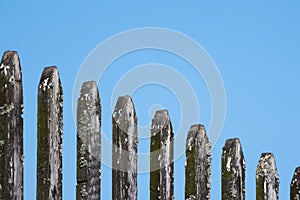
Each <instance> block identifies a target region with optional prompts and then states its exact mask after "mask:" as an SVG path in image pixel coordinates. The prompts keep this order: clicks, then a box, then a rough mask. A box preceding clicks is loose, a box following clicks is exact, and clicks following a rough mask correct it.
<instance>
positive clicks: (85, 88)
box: [79, 81, 100, 100]
mask: <svg viewBox="0 0 300 200" xmlns="http://www.w3.org/2000/svg"><path fill="white" fill-rule="evenodd" d="M80 94H81V95H80V96H82V95H88V94H92V96H93V98H98V99H99V100H100V97H99V90H98V85H97V83H96V82H95V81H86V82H84V83H83V84H82V86H81V90H80ZM80 96H79V98H80Z"/></svg>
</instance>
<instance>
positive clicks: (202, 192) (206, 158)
mask: <svg viewBox="0 0 300 200" xmlns="http://www.w3.org/2000/svg"><path fill="white" fill-rule="evenodd" d="M210 174H211V143H210V142H209V139H208V137H207V135H206V131H205V128H204V126H203V125H201V124H197V125H193V126H191V128H190V130H189V132H188V136H187V140H186V162H185V199H186V200H196V199H210Z"/></svg>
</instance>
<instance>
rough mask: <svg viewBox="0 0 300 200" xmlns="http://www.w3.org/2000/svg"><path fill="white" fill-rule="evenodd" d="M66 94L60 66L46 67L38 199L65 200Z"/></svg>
mask: <svg viewBox="0 0 300 200" xmlns="http://www.w3.org/2000/svg"><path fill="white" fill-rule="evenodd" d="M62 103H63V94H62V87H61V83H60V79H59V74H58V70H57V68H56V67H46V68H45V69H44V71H43V73H42V76H41V80H40V84H39V88H38V149H37V199H38V200H40V199H41V200H42V199H49V200H50V199H51V200H52V199H53V200H54V199H55V200H59V199H62V128H63V125H62V123H63V119H62V117H63V105H62Z"/></svg>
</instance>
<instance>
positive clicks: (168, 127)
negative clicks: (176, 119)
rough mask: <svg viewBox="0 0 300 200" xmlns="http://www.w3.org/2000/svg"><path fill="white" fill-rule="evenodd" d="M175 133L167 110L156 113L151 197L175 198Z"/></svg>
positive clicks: (153, 199)
mask: <svg viewBox="0 0 300 200" xmlns="http://www.w3.org/2000/svg"><path fill="white" fill-rule="evenodd" d="M173 139H174V133H173V128H172V124H171V121H170V117H169V114H168V111H167V110H159V111H157V112H156V113H155V116H154V119H153V120H152V127H151V144H150V152H151V155H150V170H151V172H150V199H151V200H157V199H161V200H172V199H174V163H173V160H174V143H173Z"/></svg>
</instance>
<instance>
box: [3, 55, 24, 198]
mask: <svg viewBox="0 0 300 200" xmlns="http://www.w3.org/2000/svg"><path fill="white" fill-rule="evenodd" d="M22 113H23V92H22V73H21V66H20V60H19V57H18V54H17V52H15V51H8V52H5V53H4V55H3V57H2V60H1V64H0V122H1V123H0V199H1V200H2V199H3V200H7V199H18V200H19V199H23V160H24V157H23V118H22Z"/></svg>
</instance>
